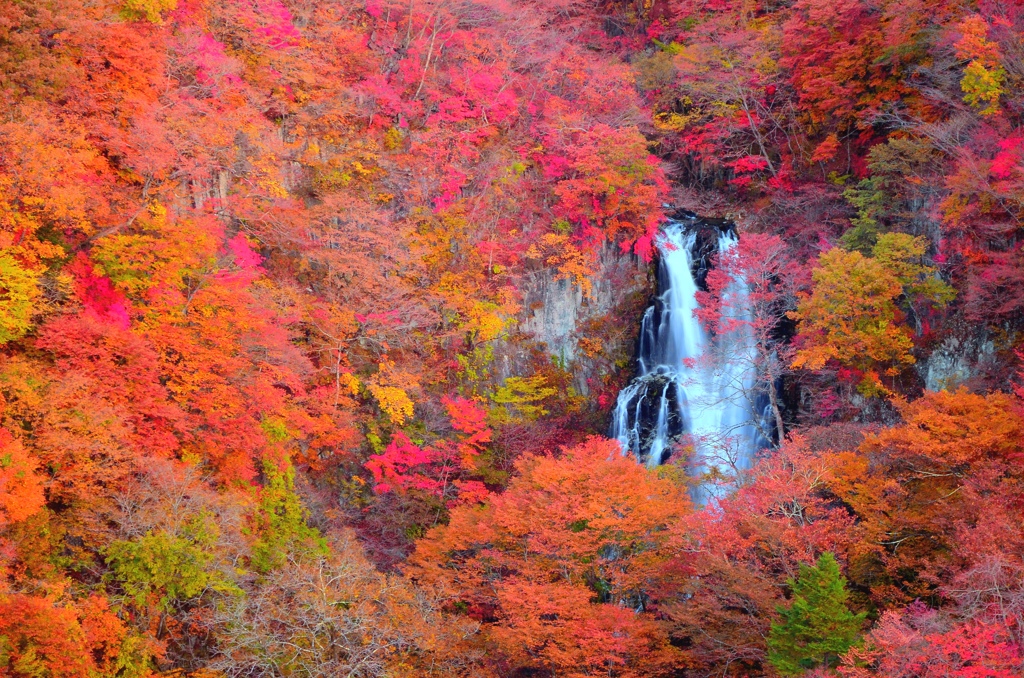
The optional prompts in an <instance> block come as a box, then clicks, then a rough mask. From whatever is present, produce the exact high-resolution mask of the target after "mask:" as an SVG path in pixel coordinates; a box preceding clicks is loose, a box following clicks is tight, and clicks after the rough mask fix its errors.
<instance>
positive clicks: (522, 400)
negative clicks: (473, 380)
mask: <svg viewBox="0 0 1024 678" xmlns="http://www.w3.org/2000/svg"><path fill="white" fill-rule="evenodd" d="M555 393H557V391H556V389H554V388H551V387H550V386H548V385H547V378H546V377H545V376H544V375H535V376H532V377H509V378H508V379H506V380H505V383H504V384H503V385H502V386H500V387H499V388H498V389H497V390H496V391H495V392H494V393H493V394H491V400H492V401H493V402H494V403H495V404H496V405H503V406H504V407H503V408H498V409H495V410H494V411H492V413H491V414H492V418H494V419H497V420H498V422H497V423H503V422H506V421H533V420H534V419H537V418H538V417H542V416H544V415H545V414H547V413H548V411H547V410H546V409H544V407H543V406H542V403H543V402H544V401H545V400H547V399H548V398H550V397H551V396H553V395H555Z"/></svg>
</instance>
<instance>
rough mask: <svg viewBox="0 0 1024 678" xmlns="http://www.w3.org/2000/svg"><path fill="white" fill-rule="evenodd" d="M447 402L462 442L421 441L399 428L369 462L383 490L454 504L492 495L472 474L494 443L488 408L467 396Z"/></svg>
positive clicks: (452, 422) (449, 413)
mask: <svg viewBox="0 0 1024 678" xmlns="http://www.w3.org/2000/svg"><path fill="white" fill-rule="evenodd" d="M443 403H444V406H445V409H446V410H447V411H448V416H449V417H450V419H451V425H452V428H453V429H455V431H457V432H458V433H459V434H460V435H458V436H457V437H456V440H440V441H437V442H435V443H433V444H430V445H422V444H420V445H417V444H416V443H414V442H413V441H412V440H411V439H410V438H409V436H407V435H406V434H405V433H403V432H401V431H398V432H396V433H395V434H394V436H393V437H392V439H391V443H390V444H389V445H388V446H387V448H385V450H384V452H383V453H381V454H377V455H374V456H373V457H371V458H370V460H369V461H367V462H366V468H367V469H368V470H369V471H370V473H372V474H373V479H374V483H375V485H374V489H375V490H376V491H377V493H379V494H385V493H388V492H398V493H400V494H404V493H407V492H422V493H425V494H427V495H431V496H434V497H437V498H439V499H442V500H444V501H445V502H446V503H447V504H448V505H449V506H454V505H456V504H463V503H476V502H481V501H485V500H486V498H487V497H488V496H489V492H488V490H487V487H486V486H485V485H484V484H483V483H482V482H480V481H479V480H473V479H472V478H471V476H472V475H473V472H474V471H475V470H476V460H477V457H478V456H479V454H480V453H481V452H482V451H483V450H484V448H485V446H486V445H487V443H489V442H491V435H492V433H491V429H490V427H489V426H488V424H487V421H486V416H487V411H486V410H485V409H484V408H483V407H481V406H480V405H479V404H477V403H475V402H473V401H471V400H467V399H465V398H445V399H444V400H443Z"/></svg>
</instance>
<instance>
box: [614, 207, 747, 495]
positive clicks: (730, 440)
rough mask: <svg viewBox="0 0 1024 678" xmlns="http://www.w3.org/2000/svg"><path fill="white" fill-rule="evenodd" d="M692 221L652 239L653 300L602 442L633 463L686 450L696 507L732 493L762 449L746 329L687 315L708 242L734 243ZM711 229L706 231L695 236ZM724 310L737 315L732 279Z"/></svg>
mask: <svg viewBox="0 0 1024 678" xmlns="http://www.w3.org/2000/svg"><path fill="white" fill-rule="evenodd" d="M700 225H701V222H700V221H699V220H698V219H696V218H695V217H692V218H688V219H685V220H676V221H671V222H669V223H668V224H667V225H666V226H665V228H664V229H663V230H662V233H661V234H660V236H659V239H658V243H657V244H658V250H659V253H660V255H661V256H660V259H659V264H658V296H657V297H655V301H654V305H653V306H651V307H649V308H648V309H647V310H646V311H645V313H644V315H643V320H642V322H641V326H640V340H639V349H638V355H637V365H638V369H637V376H636V378H634V379H633V381H632V382H631V383H630V384H629V385H628V386H627V387H626V388H624V389H623V390H622V391H621V392H620V393H619V397H618V402H617V403H616V407H615V412H614V415H613V418H612V424H611V437H613V438H616V439H618V440H619V442H620V443H621V444H622V448H623V452H624V453H631V454H633V455H635V456H636V457H637V459H638V460H639V461H641V462H644V463H646V464H647V465H648V466H651V467H654V466H657V465H658V464H662V463H664V462H665V461H667V460H668V458H669V456H670V455H671V454H672V452H673V447H674V446H675V445H676V444H679V443H682V444H684V445H685V444H689V445H692V446H693V456H692V458H691V460H690V463H691V465H692V470H693V473H694V474H695V475H698V476H702V477H704V478H705V479H706V480H705V481H704V482H702V484H701V485H700V487H699V488H698V489H697V490H696V492H695V495H696V496H695V499H696V500H697V501H698V502H699V503H706V502H707V501H708V499H710V498H712V497H714V496H717V495H718V494H719V493H720V492H721V491H727V490H728V489H729V488H730V487H731V479H733V478H735V477H736V476H737V474H739V473H741V472H742V471H744V470H746V469H748V468H749V467H750V466H751V464H752V462H753V459H754V454H755V453H756V451H757V450H758V449H759V448H760V447H762V446H763V445H764V443H765V440H764V437H763V436H762V434H761V431H762V430H764V428H763V427H759V426H757V425H756V423H755V412H758V413H759V414H758V415H757V416H756V419H757V420H761V419H762V416H761V415H760V411H761V410H762V409H763V408H762V407H757V405H761V403H759V402H757V401H758V400H759V399H758V397H757V395H756V394H755V386H756V377H757V373H756V363H755V359H756V349H757V346H756V345H755V341H754V337H753V334H752V332H751V331H750V329H749V327H748V326H747V325H746V324H744V323H739V324H738V325H739V328H738V329H736V330H734V331H732V332H729V333H727V334H724V335H718V336H709V334H708V333H707V332H706V331H705V329H704V328H703V327H702V326H701V324H700V322H698V320H697V319H696V318H695V317H694V310H695V309H697V308H698V305H697V300H696V293H697V291H698V289H699V287H698V280H700V279H701V276H702V273H703V272H704V271H706V254H707V251H706V250H707V249H708V245H710V246H711V248H712V249H714V250H717V251H718V253H719V254H720V255H727V254H728V251H729V249H730V248H732V247H733V246H734V245H735V244H736V236H735V235H734V234H733V233H731V232H729V231H723V230H721V229H718V228H714V229H713V231H714V234H715V235H714V237H712V238H707V237H704V238H702V237H701V234H702V230H701V229H700V228H699V226H700ZM709 230H712V229H709V228H705V229H703V233H704V234H705V236H706V233H707V232H708V231H709ZM725 294H726V295H727V296H730V297H731V298H732V301H733V302H734V303H731V304H730V307H732V308H738V309H741V312H746V308H747V305H746V304H745V303H744V299H745V298H746V296H747V285H746V283H745V282H744V281H743V280H735V281H733V284H732V285H731V286H730V287H729V288H728V289H727V290H726V293H725Z"/></svg>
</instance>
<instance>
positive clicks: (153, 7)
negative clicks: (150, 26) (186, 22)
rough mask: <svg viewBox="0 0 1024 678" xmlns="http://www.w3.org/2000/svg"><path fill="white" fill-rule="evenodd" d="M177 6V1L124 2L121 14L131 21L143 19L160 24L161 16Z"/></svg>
mask: <svg viewBox="0 0 1024 678" xmlns="http://www.w3.org/2000/svg"><path fill="white" fill-rule="evenodd" d="M177 6H178V0H125V3H124V5H123V9H122V10H121V12H122V14H123V15H124V16H125V17H126V18H128V19H133V20H139V19H145V20H146V21H149V22H150V23H154V24H162V23H163V22H164V20H163V17H161V14H162V13H163V12H169V11H171V10H173V9H175V8H176V7H177Z"/></svg>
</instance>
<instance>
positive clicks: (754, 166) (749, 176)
mask: <svg viewBox="0 0 1024 678" xmlns="http://www.w3.org/2000/svg"><path fill="white" fill-rule="evenodd" d="M728 166H729V167H731V168H732V171H733V174H734V175H735V176H734V177H733V178H732V179H730V180H729V183H730V184H732V185H733V186H739V187H741V188H742V187H746V186H749V185H750V184H751V182H752V181H753V180H754V175H755V174H756V173H758V172H761V171H762V170H765V169H767V168H768V160H766V159H765V158H763V157H762V156H760V155H745V156H743V157H742V158H740V159H738V160H734V161H732V162H731V163H728Z"/></svg>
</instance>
